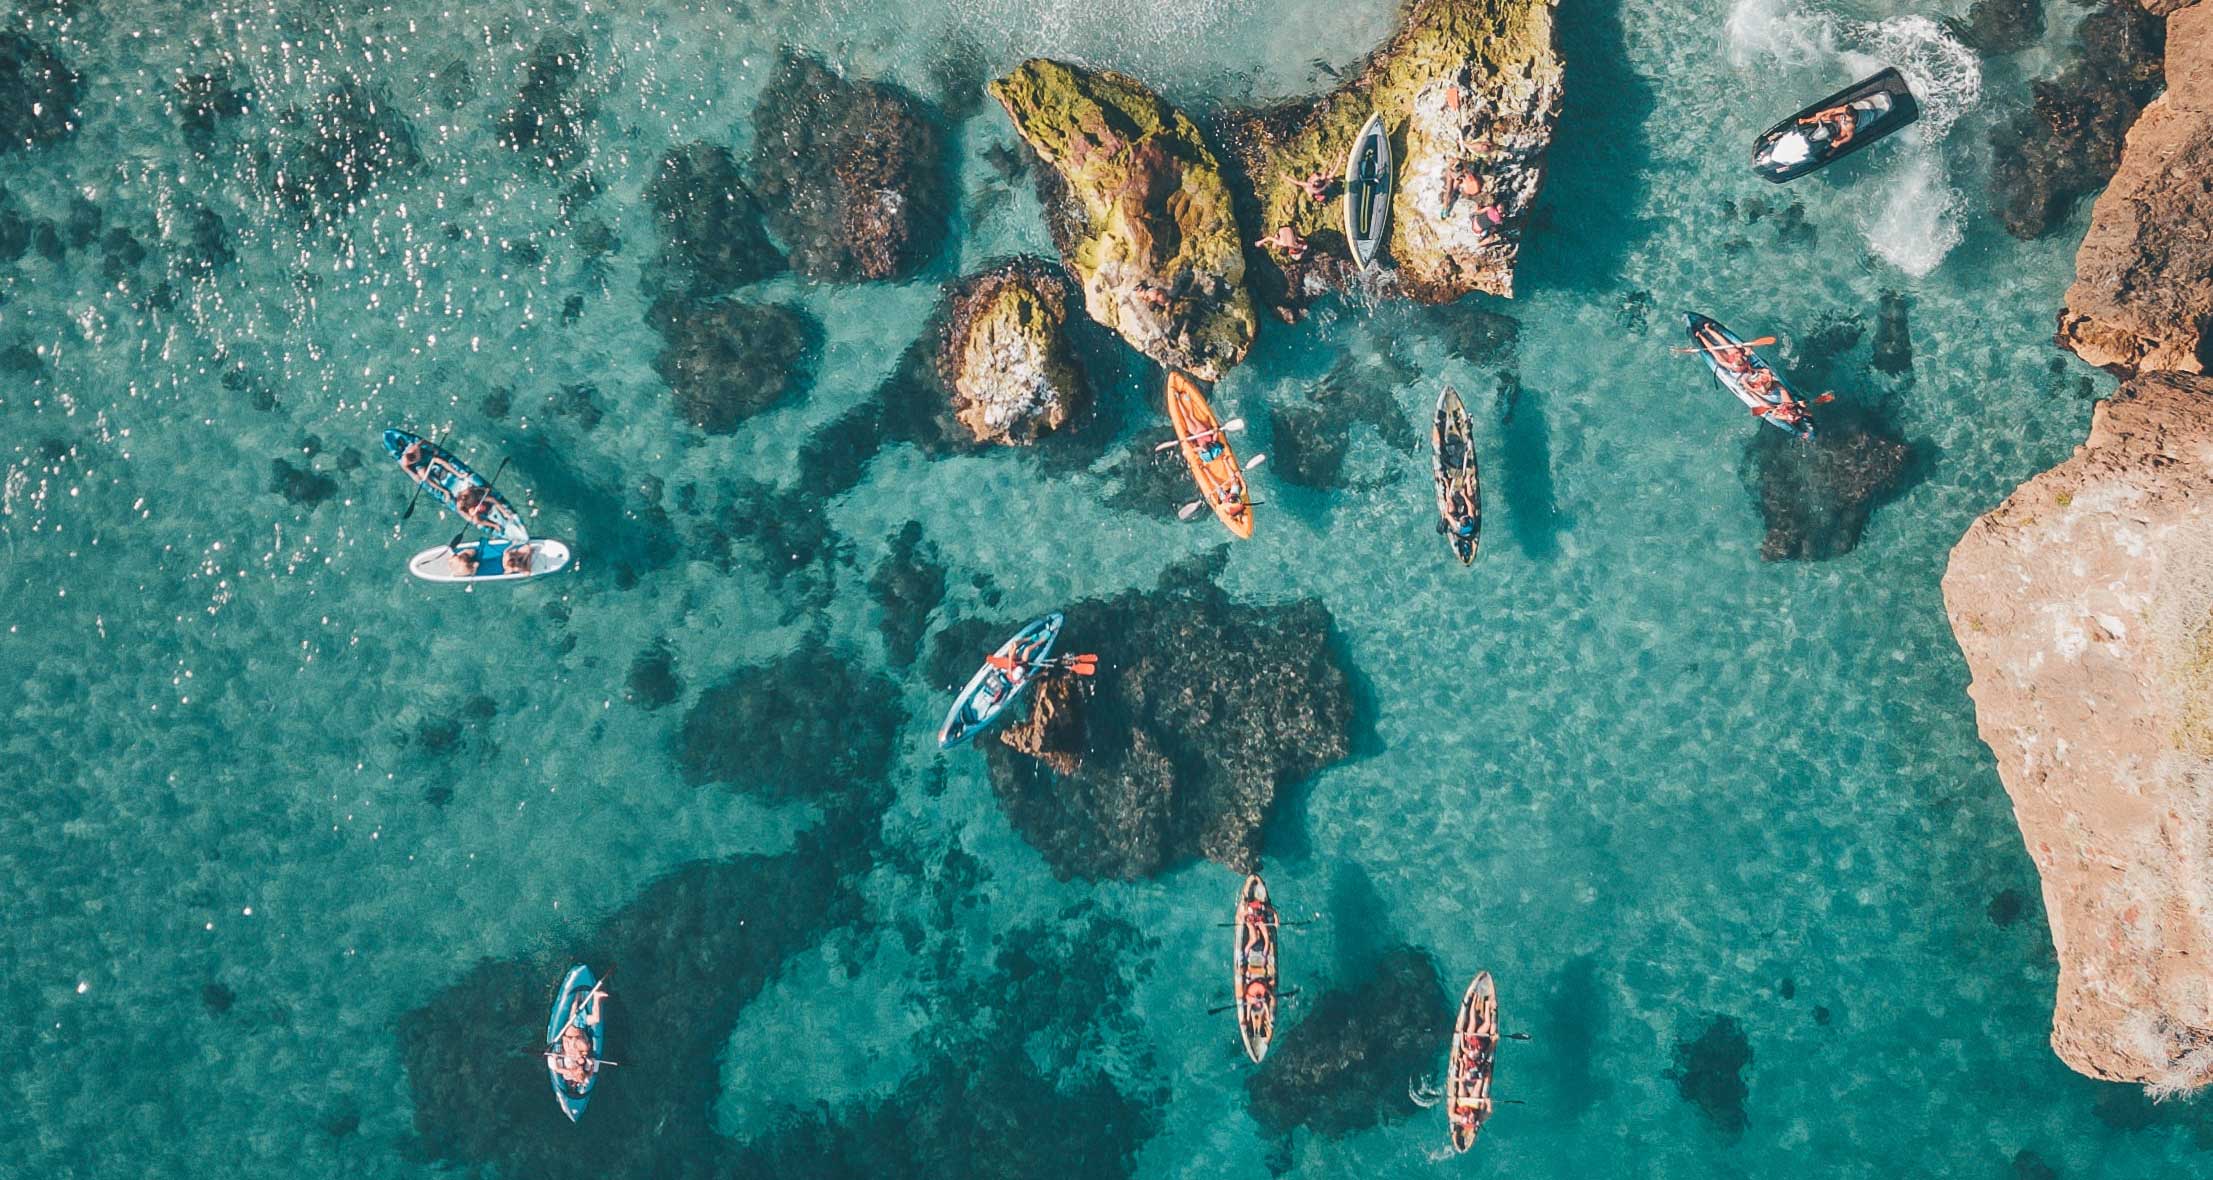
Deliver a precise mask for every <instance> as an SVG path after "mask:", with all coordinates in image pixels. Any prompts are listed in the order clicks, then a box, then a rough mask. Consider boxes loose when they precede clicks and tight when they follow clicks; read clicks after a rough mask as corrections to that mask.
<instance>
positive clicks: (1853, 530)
mask: <svg viewBox="0 0 2213 1180" xmlns="http://www.w3.org/2000/svg"><path fill="white" fill-rule="evenodd" d="M1820 422H1821V430H1820V433H1818V434H1817V435H1815V436H1814V440H1813V441H1812V442H1810V443H1807V442H1800V441H1799V440H1797V439H1795V438H1791V437H1790V436H1788V435H1786V434H1784V433H1783V432H1782V431H1780V430H1769V429H1766V428H1762V429H1761V430H1760V431H1759V432H1758V433H1756V434H1754V435H1753V437H1752V445H1751V450H1750V452H1749V453H1748V455H1747V461H1748V463H1749V464H1750V467H1751V474H1750V477H1749V482H1750V483H1751V484H1752V485H1753V487H1754V489H1755V491H1756V494H1757V495H1758V497H1759V501H1760V515H1761V517H1762V518H1763V519H1764V520H1765V521H1766V522H1767V535H1766V537H1765V538H1764V539H1763V540H1762V541H1761V542H1760V559H1761V560H1762V561H1825V560H1828V559H1830V558H1834V557H1842V556H1843V555H1845V554H1847V553H1850V552H1851V551H1852V549H1853V547H1854V546H1856V545H1858V544H1859V540H1860V534H1861V533H1862V532H1863V531H1865V530H1866V528H1867V520H1868V517H1869V516H1870V515H1871V514H1872V513H1873V512H1874V510H1875V508H1876V506H1877V505H1878V504H1880V503H1881V502H1882V501H1884V500H1886V499H1888V498H1889V497H1890V496H1892V495H1894V494H1895V493H1896V492H1897V491H1898V488H1899V485H1900V482H1901V480H1900V477H1901V476H1902V475H1903V474H1904V472H1905V469H1906V463H1907V460H1908V459H1909V458H1910V457H1911V455H1912V448H1910V447H1908V446H1907V445H1906V442H1905V440H1904V439H1901V438H1899V437H1897V435H1896V434H1895V433H1893V432H1892V431H1891V429H1890V428H1889V427H1888V426H1887V425H1885V424H1884V423H1883V422H1881V421H1880V420H1879V419H1877V418H1876V417H1875V416H1874V415H1872V414H1869V413H1868V412H1866V411H1865V410H1861V409H1859V408H1857V407H1850V408H1845V407H1839V408H1838V409H1837V410H1835V411H1833V412H1830V413H1827V414H1825V415H1823V416H1822V417H1821V419H1820Z"/></svg>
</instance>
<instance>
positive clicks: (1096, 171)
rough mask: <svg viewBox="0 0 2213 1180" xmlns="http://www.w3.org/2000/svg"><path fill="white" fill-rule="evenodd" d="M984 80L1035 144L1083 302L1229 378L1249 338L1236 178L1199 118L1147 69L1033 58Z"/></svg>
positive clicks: (1158, 349) (1167, 355) (1153, 346)
mask: <svg viewBox="0 0 2213 1180" xmlns="http://www.w3.org/2000/svg"><path fill="white" fill-rule="evenodd" d="M985 89H986V91H987V92H988V93H990V95H991V96H992V97H993V98H996V99H998V100H999V102H1000V105H1002V106H1004V107H1006V109H1007V114H1008V116H1009V117H1011V118H1012V119H1013V120H1014V126H1015V130H1016V131H1018V132H1020V133H1021V135H1022V138H1023V139H1024V140H1025V141H1027V142H1028V143H1029V145H1030V147H1031V148H1033V149H1034V150H1035V151H1036V152H1037V154H1038V156H1039V157H1040V158H1041V159H1043V160H1044V161H1045V162H1046V163H1047V164H1049V165H1051V166H1052V170H1051V171H1050V172H1046V173H1041V174H1040V179H1039V184H1040V186H1041V187H1042V188H1043V189H1044V190H1045V193H1044V195H1045V197H1046V201H1045V204H1046V206H1047V208H1048V209H1051V210H1053V212H1054V216H1053V227H1052V228H1053V239H1054V243H1055V244H1056V245H1058V246H1059V247H1060V251H1061V256H1062V258H1063V259H1064V260H1065V261H1066V262H1067V264H1068V268H1069V270H1070V271H1072V272H1073V273H1074V274H1075V276H1076V279H1077V282H1078V283H1080V284H1081V285H1082V287H1083V301H1084V310H1085V311H1086V312H1088V313H1089V314H1090V316H1091V318H1093V319H1095V320H1097V321H1099V322H1100V323H1101V324H1104V325H1106V326H1107V327H1109V328H1111V329H1113V330H1114V331H1116V332H1119V333H1120V334H1121V335H1122V338H1123V339H1124V340H1127V341H1129V343H1130V346H1131V347H1133V348H1135V349H1137V350H1138V351H1139V352H1142V353H1144V354H1145V355H1146V356H1148V357H1151V358H1152V359H1153V360H1155V361H1158V362H1159V363H1160V364H1162V365H1165V366H1168V367H1170V368H1178V369H1185V370H1188V371H1189V372H1191V373H1192V374H1194V375H1196V376H1198V377H1200V378H1202V379H1204V380H1207V381H1216V380H1220V379H1221V376H1222V374H1223V373H1225V372H1227V371H1228V370H1229V369H1230V368H1231V367H1232V366H1234V365H1235V364H1237V362H1239V361H1241V360H1243V359H1244V358H1245V353H1246V352H1247V351H1249V350H1250V349H1251V348H1252V341H1253V330H1254V327H1255V322H1254V318H1253V304H1252V297H1251V296H1250V295H1248V294H1247V293H1246V291H1245V286H1244V284H1245V251H1244V242H1243V240H1242V239H1241V237H1240V235H1239V233H1238V228H1237V218H1236V215H1235V213H1234V212H1233V210H1232V208H1231V203H1230V194H1229V187H1228V185H1227V184H1225V183H1224V181H1223V178H1222V166H1221V162H1220V161H1219V160H1218V159H1216V157H1215V155H1214V152H1213V150H1212V149H1210V148H1208V147H1207V145H1206V140H1205V139H1204V138H1203V137H1202V136H1201V135H1200V134H1199V129H1198V127H1197V126H1196V125H1195V124H1193V123H1192V122H1191V120H1190V119H1189V118H1187V117H1186V116H1185V115H1184V114H1183V113H1182V112H1180V111H1178V110H1176V109H1175V108H1173V107H1171V106H1169V105H1168V104H1167V103H1165V102H1163V101H1161V99H1160V96H1158V95H1156V94H1154V93H1153V92H1152V91H1151V90H1148V89H1146V88H1145V86H1144V85H1143V84H1142V83H1139V82H1138V81H1137V80H1136V79H1134V78H1130V77H1128V76H1126V75H1123V74H1117V73H1113V72H1110V71H1091V70H1086V69H1083V68H1082V67H1079V66H1072V65H1068V64H1067V63H1065V62H1057V61H1051V60H1048V59H1045V58H1033V59H1031V60H1030V61H1027V62H1024V63H1022V65H1021V66H1020V67H1019V68H1017V69H1016V70H1015V71H1014V72H1013V73H1011V74H1009V75H1007V76H1006V77H1004V78H1000V79H998V80H997V81H995V82H992V83H991V84H989V85H988V86H987V87H985Z"/></svg>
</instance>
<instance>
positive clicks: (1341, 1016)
mask: <svg viewBox="0 0 2213 1180" xmlns="http://www.w3.org/2000/svg"><path fill="white" fill-rule="evenodd" d="M1451 1037H1452V1000H1451V998H1450V997H1449V996H1447V995H1446V994H1445V987H1444V981H1443V979H1442V978H1441V977H1440V976H1439V975H1438V973H1437V964H1436V963H1435V962H1434V961H1432V960H1431V959H1430V957H1429V953H1428V952H1427V951H1423V950H1420V949H1417V948H1415V947H1410V946H1401V947H1396V948H1393V949H1392V950H1389V951H1387V952H1385V953H1384V954H1383V956H1382V957H1381V958H1380V959H1378V960H1377V961H1376V965H1375V972H1374V974H1373V975H1370V976H1369V977H1368V978H1366V979H1364V980H1362V981H1361V982H1360V984H1359V985H1358V986H1356V987H1354V988H1352V989H1351V990H1344V989H1335V988H1333V989H1331V990H1330V991H1328V992H1325V993H1324V994H1323V995H1322V997H1321V999H1319V1000H1317V1001H1315V1003H1314V1007H1313V1010H1312V1011H1310V1012H1309V1013H1308V1014H1307V1015H1306V1016H1305V1017H1304V1018H1303V1019H1301V1020H1300V1021H1299V1022H1298V1023H1297V1024H1295V1025H1293V1026H1291V1027H1290V1029H1288V1030H1287V1031H1286V1032H1285V1033H1284V1034H1283V1035H1282V1037H1281V1039H1280V1041H1279V1043H1278V1044H1277V1045H1276V1046H1275V1047H1274V1048H1273V1049H1272V1050H1271V1051H1270V1052H1269V1054H1268V1059H1267V1060H1266V1061H1264V1062H1262V1063H1261V1066H1260V1068H1259V1069H1258V1070H1255V1071H1254V1072H1253V1073H1252V1074H1251V1076H1249V1077H1247V1078H1246V1079H1245V1090H1246V1092H1247V1093H1248V1094H1249V1095H1250V1096H1251V1099H1252V1113H1253V1118H1254V1119H1256V1120H1257V1121H1258V1122H1259V1123H1260V1125H1261V1126H1263V1127H1265V1128H1267V1129H1268V1130H1270V1131H1272V1132H1275V1133H1277V1134H1283V1133H1286V1132H1289V1131H1290V1130H1291V1129H1292V1128H1294V1127H1305V1128H1307V1129H1308V1130H1310V1131H1313V1132H1314V1133H1316V1134H1318V1135H1324V1136H1328V1137H1331V1138H1335V1137H1338V1136H1342V1135H1345V1134H1348V1133H1350V1132H1353V1131H1359V1130H1364V1129H1366V1128H1368V1127H1373V1126H1376V1125H1377V1124H1379V1123H1382V1122H1384V1121H1385V1120H1397V1119H1402V1118H1405V1117H1406V1116H1407V1115H1410V1114H1413V1113H1414V1112H1415V1111H1417V1110H1419V1109H1420V1108H1419V1107H1417V1106H1415V1105H1414V1102H1413V1099H1412V1098H1410V1097H1409V1096H1408V1094H1407V1089H1408V1085H1407V1082H1408V1079H1410V1078H1419V1077H1423V1076H1428V1075H1433V1074H1435V1073H1436V1072H1437V1071H1438V1069H1439V1068H1440V1067H1441V1065H1442V1060H1443V1055H1444V1052H1445V1049H1446V1047H1447V1042H1448V1041H1450V1040H1451Z"/></svg>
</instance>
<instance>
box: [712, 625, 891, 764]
mask: <svg viewBox="0 0 2213 1180" xmlns="http://www.w3.org/2000/svg"><path fill="white" fill-rule="evenodd" d="M827 702H835V707H834V708H833V707H825V706H826V703H827ZM904 717H905V712H904V711H903V710H902V709H900V707H899V703H898V695H897V690H896V689H894V688H893V687H892V685H891V683H890V682H889V681H886V680H884V679H883V678H882V677H879V676H872V675H869V674H868V673H866V672H863V671H861V670H860V669H858V668H856V667H854V666H852V665H851V664H849V663H847V662H846V661H845V660H843V659H840V658H838V657H837V656H835V655H833V654H831V653H830V652H828V651H826V650H823V649H822V648H821V647H820V645H819V644H814V643H810V644H806V645H804V647H803V650H802V651H797V652H793V653H792V654H790V655H787V656H785V657H783V658H782V659H780V660H778V661H776V662H775V663H773V664H757V665H751V666H747V667H742V668H739V669H738V670H737V671H735V672H732V673H731V674H730V676H729V678H728V679H725V680H724V681H723V682H722V683H720V684H717V685H715V686H714V687H712V688H709V689H707V690H706V691H705V692H702V693H700V694H699V700H698V702H697V703H695V704H693V705H692V707H691V711H690V712H688V713H686V714H685V715H684V725H683V731H682V734H681V737H680V739H679V743H678V750H677V762H678V765H679V766H681V767H682V769H683V773H684V781H686V782H688V783H692V784H694V785H698V784H701V783H716V782H720V783H730V784H733V785H735V786H738V787H740V788H743V789H745V790H749V791H754V792H758V793H759V794H761V795H763V796H765V797H767V798H769V799H772V800H787V799H818V800H819V799H835V798H838V797H840V796H842V795H844V794H845V793H846V792H847V791H849V790H851V789H853V788H854V787H855V786H856V785H862V784H869V783H873V782H875V781H876V780H879V779H881V778H882V777H883V776H884V773H885V770H886V769H887V767H888V766H889V764H890V760H891V744H892V734H893V731H894V730H896V729H897V728H898V725H899V723H900V721H901V720H903V719H904Z"/></svg>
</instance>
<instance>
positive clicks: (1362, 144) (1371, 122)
mask: <svg viewBox="0 0 2213 1180" xmlns="http://www.w3.org/2000/svg"><path fill="white" fill-rule="evenodd" d="M1393 188H1394V185H1393V184H1392V181H1391V136H1390V133H1389V132H1388V131H1386V130H1385V129H1384V126H1383V116H1382V115H1381V114H1374V115H1370V116H1368V121H1367V123H1366V124H1364V125H1363V126H1362V127H1361V128H1360V134H1358V135H1355V136H1353V137H1352V150H1351V151H1350V152H1348V153H1347V154H1346V156H1345V243H1346V244H1347V245H1348V246H1350V247H1352V260H1353V262H1354V263H1356V264H1358V265H1360V266H1362V267H1366V266H1368V265H1369V264H1371V263H1373V262H1374V261H1375V256H1376V252H1377V251H1379V250H1381V249H1382V248H1383V240H1384V235H1386V234H1388V233H1389V232H1390V231H1391V195H1392V191H1393Z"/></svg>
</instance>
